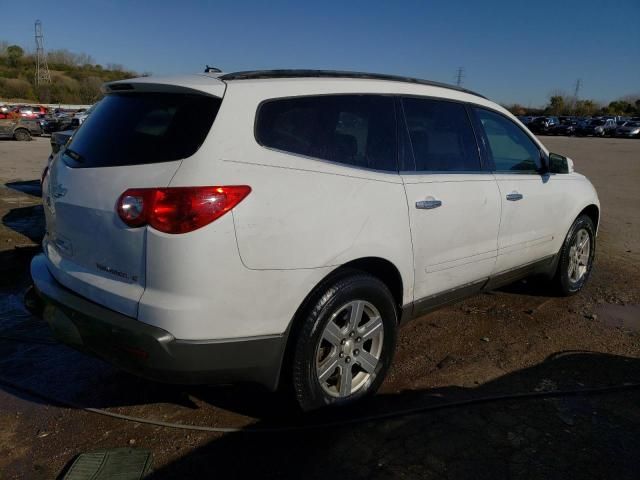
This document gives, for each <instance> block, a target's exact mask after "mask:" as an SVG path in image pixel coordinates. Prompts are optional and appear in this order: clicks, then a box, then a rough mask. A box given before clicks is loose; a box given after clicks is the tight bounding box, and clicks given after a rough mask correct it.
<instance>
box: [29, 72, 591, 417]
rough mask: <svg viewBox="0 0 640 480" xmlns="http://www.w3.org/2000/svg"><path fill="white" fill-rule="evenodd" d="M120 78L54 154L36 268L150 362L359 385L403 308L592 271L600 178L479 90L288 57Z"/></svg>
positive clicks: (63, 318) (319, 394) (110, 342)
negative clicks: (215, 69) (278, 63)
mask: <svg viewBox="0 0 640 480" xmlns="http://www.w3.org/2000/svg"><path fill="white" fill-rule="evenodd" d="M105 90H106V96H105V98H104V99H103V100H102V101H101V102H100V103H99V104H98V106H97V107H96V109H95V111H94V112H93V114H92V115H91V116H90V117H89V118H88V119H87V120H86V121H85V122H84V123H83V125H82V126H81V127H80V128H79V130H78V131H77V132H76V133H75V134H74V136H73V137H72V139H71V141H70V142H69V143H67V144H66V146H64V147H63V148H62V149H61V151H60V152H59V153H58V154H57V155H56V156H55V157H54V159H53V161H52V162H51V164H50V166H49V168H48V170H47V171H46V172H45V175H44V177H43V202H44V209H45V214H46V224H47V232H46V236H45V238H44V241H43V250H44V252H43V254H41V255H39V256H37V257H36V258H34V260H33V262H32V265H31V273H32V277H33V281H34V284H35V287H36V291H37V292H38V293H39V295H40V296H41V297H42V298H43V299H44V300H45V302H44V303H45V309H44V317H45V319H46V320H47V321H48V322H49V323H50V325H51V327H52V329H53V331H54V333H55V334H56V336H57V337H58V338H59V339H60V340H62V341H63V342H65V343H67V344H69V345H71V346H73V347H76V348H77V349H80V350H83V351H86V352H89V353H91V354H93V355H96V356H99V357H101V358H103V359H105V360H107V361H109V362H111V363H112V364H115V365H116V366H118V367H120V368H122V369H125V370H127V371H130V372H132V373H135V374H138V375H141V376H144V377H147V378H150V379H155V380H159V381H165V382H172V383H229V382H254V383H258V384H261V385H264V386H266V387H268V388H270V389H276V388H277V387H278V386H279V385H281V384H283V385H288V386H290V387H293V388H292V389H293V391H294V392H295V395H296V397H297V400H298V401H299V403H300V405H301V407H302V408H303V409H306V410H309V409H314V408H319V407H322V406H325V405H329V404H343V403H348V402H351V401H354V400H356V399H358V398H360V397H362V396H364V395H367V394H370V393H372V392H374V391H375V390H376V389H377V388H378V387H379V385H380V384H381V383H382V381H383V379H384V376H385V373H386V372H387V370H388V368H389V365H390V363H391V360H392V357H393V352H394V347H395V341H396V331H397V329H398V327H399V326H400V325H401V324H402V323H403V322H405V321H406V320H408V319H410V318H412V317H416V316H420V315H423V314H424V313H426V312H428V311H431V310H433V309H435V308H437V307H439V306H441V305H444V304H447V303H450V302H452V301H456V300H459V299H461V298H464V297H466V296H469V295H473V294H475V293H477V292H480V291H482V290H486V289H492V288H496V287H499V286H501V285H504V284H507V283H510V282H513V281H515V280H517V279H520V278H523V277H525V276H528V275H532V274H546V275H548V276H549V278H550V279H551V281H553V282H554V284H555V285H556V287H557V289H558V291H559V292H560V293H562V294H565V295H571V294H574V293H576V292H577V291H579V290H580V289H581V288H582V287H583V285H584V284H585V282H586V281H587V279H588V278H589V274H590V272H591V266H592V262H593V256H594V252H595V242H596V230H597V226H598V220H599V215H600V207H599V202H598V197H597V195H596V192H595V190H594V188H593V186H592V185H591V183H590V182H589V181H588V180H587V179H586V178H585V177H584V176H582V175H580V174H578V173H576V172H574V169H573V163H572V161H571V160H570V159H568V158H565V157H562V156H560V155H557V154H553V153H550V152H548V150H547V149H546V148H545V147H544V146H543V145H542V144H541V143H540V142H539V141H538V140H537V139H536V138H535V137H533V136H532V135H531V134H530V132H529V130H528V129H527V128H525V127H524V126H523V125H522V124H521V123H520V122H518V121H517V120H516V119H515V117H513V116H512V115H511V114H510V113H509V112H507V111H506V110H505V109H504V108H502V107H500V106H499V105H497V104H495V103H493V102H491V101H489V100H487V99H486V98H484V97H482V96H481V95H478V94H475V93H473V92H470V91H467V90H464V89H460V88H456V87H450V86H447V85H443V84H439V83H435V82H429V81H424V80H416V79H410V78H403V77H393V76H386V75H372V74H359V73H348V72H329V71H292V70H289V71H286V70H285V71H283V70H275V71H254V72H240V73H230V74H202V75H191V76H182V77H172V78H156V77H146V78H140V79H133V80H124V81H117V82H113V83H109V84H107V85H106V86H105Z"/></svg>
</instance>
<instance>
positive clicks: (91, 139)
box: [64, 93, 221, 168]
mask: <svg viewBox="0 0 640 480" xmlns="http://www.w3.org/2000/svg"><path fill="white" fill-rule="evenodd" d="M220 102H221V100H220V99H219V98H215V97H209V96H205V95H195V94H174V93H171V94H167V93H126V94H111V95H107V96H106V97H105V98H104V99H102V100H101V101H100V103H99V104H98V105H97V106H96V108H95V110H94V111H93V112H91V114H90V115H89V116H88V117H87V119H86V120H85V121H84V123H83V124H82V127H81V128H80V129H79V130H78V131H77V132H76V133H75V134H74V136H73V139H72V141H71V143H70V144H69V146H68V149H67V152H66V154H65V155H64V159H65V162H66V163H67V164H68V165H69V166H71V167H78V168H89V167H115V166H121V165H141V164H146V163H158V162H169V161H172V160H180V159H183V158H187V157H190V156H191V155H193V154H194V153H195V152H196V151H197V150H198V148H200V145H202V142H204V139H205V138H206V136H207V133H208V132H209V130H210V129H211V125H212V124H213V121H214V120H215V117H216V115H217V113H218V109H219V108H220Z"/></svg>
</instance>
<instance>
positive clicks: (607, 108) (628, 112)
mask: <svg viewBox="0 0 640 480" xmlns="http://www.w3.org/2000/svg"><path fill="white" fill-rule="evenodd" d="M506 108H507V110H509V111H510V112H511V113H513V114H514V115H552V116H559V115H574V116H578V117H593V116H597V115H621V116H630V117H635V116H640V95H627V96H625V97H622V98H619V99H618V100H614V101H613V102H609V103H608V104H606V105H603V104H601V103H599V102H597V101H595V100H588V99H582V100H581V99H577V98H576V97H574V96H570V95H566V94H562V93H553V94H551V95H550V96H549V101H548V102H547V105H546V106H545V107H543V108H527V107H524V106H522V105H520V104H517V103H514V104H512V105H506Z"/></svg>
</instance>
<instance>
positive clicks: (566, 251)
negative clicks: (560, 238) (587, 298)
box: [554, 215, 596, 296]
mask: <svg viewBox="0 0 640 480" xmlns="http://www.w3.org/2000/svg"><path fill="white" fill-rule="evenodd" d="M595 251H596V230H595V226H594V224H593V221H592V220H591V218H589V217H588V216H587V215H580V216H579V217H578V218H577V219H576V221H575V222H573V225H571V228H570V229H569V233H567V237H566V238H565V240H564V243H563V244H562V249H561V250H560V258H559V260H558V267H557V270H556V274H555V277H554V283H555V287H556V290H557V291H558V293H559V294H560V295H563V296H570V295H575V294H576V293H578V292H579V291H580V290H582V288H583V287H584V285H585V284H586V283H587V280H588V279H589V276H590V275H591V270H592V268H593V258H594V255H595Z"/></svg>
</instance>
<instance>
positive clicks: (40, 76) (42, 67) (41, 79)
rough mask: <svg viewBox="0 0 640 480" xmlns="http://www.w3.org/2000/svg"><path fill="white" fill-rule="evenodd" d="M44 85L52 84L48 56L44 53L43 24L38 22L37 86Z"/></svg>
mask: <svg viewBox="0 0 640 480" xmlns="http://www.w3.org/2000/svg"><path fill="white" fill-rule="evenodd" d="M43 83H51V74H50V73H49V65H47V56H46V54H45V53H44V34H43V33H42V22H41V21H40V20H36V86H38V85H41V84H43Z"/></svg>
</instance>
